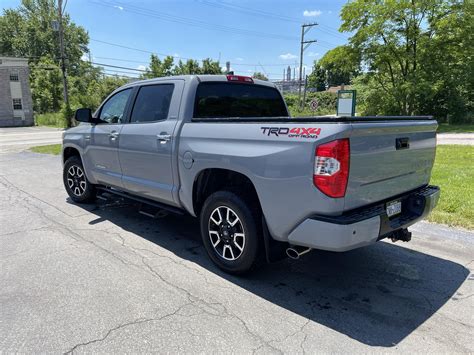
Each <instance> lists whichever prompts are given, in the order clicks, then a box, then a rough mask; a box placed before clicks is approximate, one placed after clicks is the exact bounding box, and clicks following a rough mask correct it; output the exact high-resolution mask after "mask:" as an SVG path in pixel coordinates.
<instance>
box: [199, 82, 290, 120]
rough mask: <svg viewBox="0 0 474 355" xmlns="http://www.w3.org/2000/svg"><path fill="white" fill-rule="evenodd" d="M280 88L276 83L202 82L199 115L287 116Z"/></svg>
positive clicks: (206, 116)
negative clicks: (270, 84) (273, 84)
mask: <svg viewBox="0 0 474 355" xmlns="http://www.w3.org/2000/svg"><path fill="white" fill-rule="evenodd" d="M287 116H288V111H287V110H286V106H285V103H284V101H283V98H282V97H281V95H280V93H279V91H278V90H277V89H275V88H272V87H267V86H261V85H253V84H239V83H226V82H208V83H206V82H204V83H201V84H199V86H198V88H197V92H196V101H195V104H194V117H195V118H222V117H287Z"/></svg>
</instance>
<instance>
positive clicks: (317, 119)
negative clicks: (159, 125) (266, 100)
mask: <svg viewBox="0 0 474 355" xmlns="http://www.w3.org/2000/svg"><path fill="white" fill-rule="evenodd" d="M424 120H426V121H432V120H434V118H433V116H311V117H225V118H220V117H218V118H213V117H206V118H193V119H192V121H193V122H219V123H225V122H234V123H235V122H242V123H252V122H282V123H283V122H284V123H332V122H334V123H344V122H350V123H352V122H380V123H383V122H387V121H424Z"/></svg>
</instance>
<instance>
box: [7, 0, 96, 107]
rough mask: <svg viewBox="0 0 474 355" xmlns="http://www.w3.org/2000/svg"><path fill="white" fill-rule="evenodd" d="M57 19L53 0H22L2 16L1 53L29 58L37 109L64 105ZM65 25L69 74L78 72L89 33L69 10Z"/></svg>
mask: <svg viewBox="0 0 474 355" xmlns="http://www.w3.org/2000/svg"><path fill="white" fill-rule="evenodd" d="M57 19H58V15H57V8H56V3H55V1H54V0H23V1H22V2H21V5H20V6H19V7H18V8H17V9H6V10H4V11H3V14H2V16H0V53H1V54H2V55H6V56H14V57H26V58H28V59H29V64H30V68H31V70H30V72H31V74H30V82H31V89H32V97H33V106H34V110H35V111H37V112H50V111H58V110H59V109H60V108H61V105H62V100H63V98H62V81H61V74H60V70H59V68H60V67H59V62H60V61H59V56H60V54H59V39H58V33H57V32H55V31H54V30H53V28H52V22H53V21H54V20H57ZM63 27H64V39H65V41H64V43H65V53H66V57H67V60H66V69H67V71H68V73H69V75H72V76H74V75H78V74H79V71H78V70H79V68H80V67H81V63H82V61H81V56H82V55H83V53H84V51H85V50H86V49H87V44H88V41H89V37H88V35H87V32H86V30H85V29H84V28H82V27H80V26H77V25H75V24H74V23H72V22H71V19H70V17H69V16H68V15H67V14H65V15H64V18H63Z"/></svg>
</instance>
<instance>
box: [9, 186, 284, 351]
mask: <svg viewBox="0 0 474 355" xmlns="http://www.w3.org/2000/svg"><path fill="white" fill-rule="evenodd" d="M2 178H3V179H4V180H5V181H6V182H7V183H8V185H9V186H7V185H6V184H4V183H2V182H1V180H0V184H2V185H3V186H5V187H11V188H13V189H15V190H16V191H17V192H19V193H23V194H25V195H27V196H28V197H27V198H24V199H22V200H21V201H22V202H25V205H23V206H24V207H25V208H27V209H28V211H30V212H31V213H35V214H39V215H40V216H41V217H43V218H44V219H46V220H48V221H50V222H51V223H52V225H55V226H56V227H58V228H59V231H60V232H61V234H63V235H65V236H68V237H71V238H72V239H74V240H75V241H83V242H86V243H89V244H91V245H93V246H95V247H96V248H98V249H100V250H102V251H103V252H105V253H107V254H108V255H110V256H112V257H113V258H115V259H117V260H119V261H120V262H121V263H123V264H124V265H127V266H134V267H138V268H140V269H143V268H141V267H140V266H139V265H137V264H133V263H129V262H128V261H125V260H123V259H122V258H121V257H119V256H118V255H117V254H116V253H113V252H111V251H110V250H108V249H106V248H103V247H102V246H100V245H98V244H97V243H94V242H93V241H91V240H89V239H85V238H84V237H83V236H82V235H81V234H79V233H77V232H75V231H74V230H72V229H71V228H69V227H68V226H67V225H65V224H63V223H60V222H58V221H57V220H54V219H53V218H51V217H49V216H48V215H47V214H46V213H45V211H44V210H42V209H41V208H39V207H38V206H35V205H34V204H33V203H32V202H31V201H30V199H32V200H34V201H39V202H40V203H45V204H46V205H48V206H50V207H53V208H54V209H55V210H58V211H60V210H59V209H58V208H57V207H55V206H52V205H51V204H49V203H47V202H45V201H43V200H42V199H41V198H38V197H36V196H33V195H31V194H29V193H28V192H26V191H24V190H22V189H20V188H18V187H17V186H15V185H14V184H13V183H12V182H10V181H9V180H8V179H7V178H5V177H2ZM61 212H62V213H64V212H63V211H61ZM64 214H65V215H66V216H69V217H70V218H75V217H73V216H71V215H69V214H67V213H64ZM106 233H107V232H106ZM120 237H121V236H120ZM121 238H122V237H121ZM122 239H123V238H122ZM146 250H147V251H150V250H148V249H146ZM150 252H152V251H150ZM152 253H153V252H152ZM137 255H138V254H137ZM159 256H161V255H159ZM162 257H163V256H162ZM165 257H166V256H165ZM146 259H147V258H146V257H145V256H141V261H142V264H143V265H144V266H145V267H146V269H148V271H149V272H150V273H151V274H153V275H154V276H155V277H156V278H158V279H159V280H160V281H162V282H163V283H165V284H166V285H168V286H169V287H171V288H172V289H176V290H178V291H181V292H182V293H184V294H185V295H186V297H187V299H188V301H189V302H188V304H189V303H190V304H194V305H197V306H198V307H199V308H200V309H201V310H202V311H203V312H205V313H207V314H209V315H212V316H219V313H220V312H217V314H216V313H214V312H209V311H208V309H205V308H203V307H200V305H199V302H201V303H202V304H204V305H206V306H207V307H209V308H210V309H214V308H213V306H215V305H220V306H221V307H222V308H223V310H224V312H222V313H224V314H225V315H227V316H228V317H230V318H232V319H235V320H237V321H238V323H240V324H241V325H242V326H243V328H244V329H245V331H246V332H247V333H248V334H249V335H250V336H251V337H253V338H254V339H256V340H257V341H258V342H260V343H262V344H264V345H266V346H268V347H269V348H271V349H272V350H274V351H277V352H279V353H281V350H279V349H277V348H275V347H274V346H272V345H271V344H270V342H272V341H275V340H276V339H270V340H265V339H264V338H263V337H262V336H261V335H259V334H257V333H255V332H254V331H252V330H251V329H250V327H249V326H248V324H247V323H246V321H245V320H243V319H242V318H240V317H239V316H237V315H236V314H235V313H232V312H230V311H229V310H228V309H227V307H226V306H225V305H223V304H222V303H219V302H216V303H209V302H208V301H206V300H204V299H202V298H200V297H198V296H195V295H193V294H192V293H191V292H190V291H189V290H187V289H185V288H183V287H181V286H178V285H175V284H173V283H172V282H170V281H168V280H167V279H165V278H164V277H163V276H162V275H160V274H159V273H158V272H157V271H156V270H154V269H153V267H152V266H151V265H149V264H148V263H147V261H146ZM170 260H171V261H172V262H174V263H177V264H180V265H182V264H181V263H179V262H177V261H176V260H172V258H170ZM182 266H183V265H182ZM188 269H191V270H192V271H194V272H197V270H196V269H194V268H189V267H188ZM197 301H198V302H197ZM151 320H153V319H152V318H151V319H148V321H151ZM135 322H136V321H135ZM143 322H144V320H141V323H143ZM129 323H130V324H133V323H134V322H129ZM139 323H140V322H139ZM126 324H128V323H126ZM126 324H125V325H126ZM123 326H124V325H122V327H123ZM120 328H121V326H118V328H117V329H120ZM113 330H114V328H113V329H111V331H113ZM108 334H110V333H108ZM107 336H108V335H106V337H107ZM99 340H100V339H99ZM97 341H98V340H96V341H95V342H97ZM92 342H94V340H93V341H92ZM90 343H91V342H87V343H84V345H83V346H85V345H86V344H90ZM78 346H81V344H79V345H78Z"/></svg>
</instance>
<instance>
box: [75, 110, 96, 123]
mask: <svg viewBox="0 0 474 355" xmlns="http://www.w3.org/2000/svg"><path fill="white" fill-rule="evenodd" d="M74 119H75V120H76V121H78V122H89V123H93V122H94V120H93V119H92V110H91V109H90V108H80V109H77V110H76V113H75V114H74Z"/></svg>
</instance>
